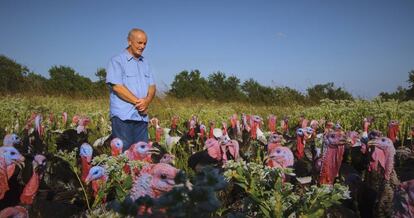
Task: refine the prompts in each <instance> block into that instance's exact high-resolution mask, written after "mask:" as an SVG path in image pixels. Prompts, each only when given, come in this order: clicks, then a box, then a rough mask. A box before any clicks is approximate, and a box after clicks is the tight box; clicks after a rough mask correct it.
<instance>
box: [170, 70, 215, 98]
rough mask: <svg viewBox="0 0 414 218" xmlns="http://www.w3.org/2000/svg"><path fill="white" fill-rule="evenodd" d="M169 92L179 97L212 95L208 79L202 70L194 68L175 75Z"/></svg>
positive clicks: (207, 96)
mask: <svg viewBox="0 0 414 218" xmlns="http://www.w3.org/2000/svg"><path fill="white" fill-rule="evenodd" d="M169 94H171V95H173V96H175V97H177V98H189V97H192V98H202V99H209V98H210V97H211V89H210V88H209V87H208V84H207V80H206V79H204V78H203V77H202V76H201V72H200V71H198V70H193V71H191V72H190V73H188V71H182V72H181V73H179V74H177V75H176V76H175V79H174V81H173V82H172V84H171V90H170V91H169Z"/></svg>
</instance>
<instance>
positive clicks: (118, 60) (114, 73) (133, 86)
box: [106, 50, 154, 122]
mask: <svg viewBox="0 0 414 218" xmlns="http://www.w3.org/2000/svg"><path fill="white" fill-rule="evenodd" d="M106 73H107V74H106V83H107V84H109V85H111V84H120V85H124V86H125V87H127V88H128V89H129V91H131V92H132V94H134V95H135V96H136V97H137V98H145V97H146V96H147V93H148V88H149V86H150V85H154V78H153V75H152V72H151V69H150V66H149V64H148V61H147V60H146V59H145V58H144V57H142V56H141V57H140V58H138V59H136V58H134V57H133V56H132V55H131V54H130V53H129V52H128V51H127V50H124V51H123V52H122V53H121V54H119V55H116V56H114V57H113V58H112V59H111V61H109V64H108V67H107V68H106ZM109 99H110V114H111V117H113V116H117V117H118V118H120V119H121V120H136V121H145V122H148V115H145V114H140V113H139V112H138V110H137V109H136V108H135V106H134V105H133V104H131V103H129V102H127V101H124V100H122V99H121V98H119V97H118V96H117V95H116V94H115V92H114V91H113V90H112V88H110V96H109Z"/></svg>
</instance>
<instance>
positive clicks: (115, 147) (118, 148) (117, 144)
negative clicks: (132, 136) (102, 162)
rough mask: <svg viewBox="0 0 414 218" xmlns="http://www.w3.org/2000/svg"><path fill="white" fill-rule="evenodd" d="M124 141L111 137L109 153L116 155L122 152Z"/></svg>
mask: <svg viewBox="0 0 414 218" xmlns="http://www.w3.org/2000/svg"><path fill="white" fill-rule="evenodd" d="M123 147H124V143H123V142H122V140H121V139H120V138H113V139H112V140H111V155H112V156H114V157H116V156H118V155H120V154H121V153H122V148H123Z"/></svg>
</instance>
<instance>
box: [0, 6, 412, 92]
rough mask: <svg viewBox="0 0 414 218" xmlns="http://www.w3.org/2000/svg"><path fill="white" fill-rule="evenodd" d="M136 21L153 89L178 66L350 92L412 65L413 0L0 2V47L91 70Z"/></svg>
mask: <svg viewBox="0 0 414 218" xmlns="http://www.w3.org/2000/svg"><path fill="white" fill-rule="evenodd" d="M133 27H140V28H142V29H144V30H145V31H146V32H147V34H148V36H149V42H148V46H147V48H146V50H145V53H144V56H146V57H147V58H148V59H149V60H150V62H151V63H152V66H153V68H154V71H155V77H156V80H157V84H158V86H159V87H160V88H161V89H165V85H169V84H171V82H172V80H173V79H174V76H175V75H176V74H177V73H179V72H181V71H182V70H193V69H199V70H200V71H201V72H202V74H203V76H205V77H207V76H208V75H209V74H211V73H213V72H216V71H221V72H224V73H226V74H227V75H235V76H237V77H238V78H240V79H241V80H242V81H244V80H247V79H249V78H254V79H255V80H257V81H259V82H260V83H262V84H264V85H268V86H289V87H291V88H295V89H298V90H300V91H305V90H306V88H308V87H310V86H312V85H315V84H321V83H326V82H334V83H335V84H336V85H337V86H341V87H344V88H345V89H347V90H348V91H350V92H351V93H352V94H353V95H354V96H360V97H365V98H371V97H374V96H376V95H377V94H378V93H379V92H381V91H394V90H396V88H397V86H403V87H407V86H408V83H407V82H406V80H407V79H408V72H409V71H410V70H414V1H412V0H396V1H388V0H387V1H385V0H384V1H380V0H375V1H374V0H372V1H368V0H367V1H360V0H347V1H327V0H326V1H311V0H304V1H276V0H257V1H242V0H240V1H231V0H208V1H197V0H192V1H190V0H188V1H187V0H177V1H173V0H165V1H161V0H151V1H150V0H145V1H138V0H135V1H102V0H90V1H86V0H71V1H64V0H51V1H29V0H27V1H23V0H22V1H16V0H2V1H1V2H0V28H1V34H0V54H4V55H6V56H8V57H11V58H13V59H15V60H16V61H17V62H19V63H21V64H23V65H26V66H27V67H29V69H31V70H33V71H35V72H36V73H39V74H42V75H44V76H46V77H47V76H48V70H49V68H50V67H51V66H53V65H67V66H70V67H73V68H74V69H75V70H76V71H77V72H78V73H80V74H82V75H85V76H88V77H90V78H91V79H93V80H96V78H95V76H94V73H95V72H96V69H97V68H99V67H106V65H107V62H108V61H109V59H110V58H111V57H112V56H113V55H115V54H117V53H119V52H121V51H122V49H123V48H124V47H126V45H127V42H126V35H127V32H128V31H129V30H130V29H131V28H133Z"/></svg>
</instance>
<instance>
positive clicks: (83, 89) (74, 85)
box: [49, 66, 96, 96]
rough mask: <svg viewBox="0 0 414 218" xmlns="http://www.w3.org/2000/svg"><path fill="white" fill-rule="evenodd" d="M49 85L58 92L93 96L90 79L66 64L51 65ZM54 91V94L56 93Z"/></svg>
mask: <svg viewBox="0 0 414 218" xmlns="http://www.w3.org/2000/svg"><path fill="white" fill-rule="evenodd" d="M49 74H50V79H49V84H50V87H51V88H52V89H53V90H55V91H56V92H58V93H60V94H67V95H86V96H93V95H96V93H95V92H94V90H93V85H92V81H91V80H90V79H89V78H86V77H83V76H81V75H79V74H78V73H76V72H75V70H73V69H72V68H70V67H67V66H53V67H52V68H50V70H49ZM58 93H56V94H58Z"/></svg>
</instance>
